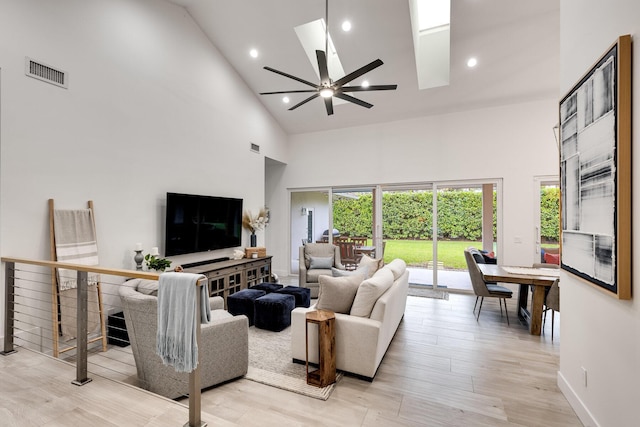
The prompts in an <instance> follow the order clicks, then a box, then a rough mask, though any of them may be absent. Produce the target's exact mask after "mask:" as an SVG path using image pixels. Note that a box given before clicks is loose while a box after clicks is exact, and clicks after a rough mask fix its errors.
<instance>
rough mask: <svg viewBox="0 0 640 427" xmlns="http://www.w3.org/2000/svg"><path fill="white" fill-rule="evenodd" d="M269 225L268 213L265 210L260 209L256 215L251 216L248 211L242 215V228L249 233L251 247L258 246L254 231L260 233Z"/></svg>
mask: <svg viewBox="0 0 640 427" xmlns="http://www.w3.org/2000/svg"><path fill="white" fill-rule="evenodd" d="M267 224H269V212H268V210H267V208H261V209H260V212H258V214H257V215H253V214H252V213H251V212H249V211H245V212H244V214H243V215H242V226H243V227H244V228H245V229H247V230H249V231H250V232H251V247H252V248H255V247H256V245H257V244H258V242H257V240H258V239H257V237H256V231H262V230H264V229H265V228H266V226H267Z"/></svg>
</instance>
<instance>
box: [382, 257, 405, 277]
mask: <svg viewBox="0 0 640 427" xmlns="http://www.w3.org/2000/svg"><path fill="white" fill-rule="evenodd" d="M385 268H388V269H389V270H391V273H393V280H398V278H400V276H402V274H403V273H404V271H405V270H406V269H407V263H406V262H404V260H402V259H400V258H396V259H394V260H393V261H391V262H390V263H389V264H387V266H386V267H385Z"/></svg>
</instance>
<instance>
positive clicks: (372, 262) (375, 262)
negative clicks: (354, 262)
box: [358, 255, 384, 278]
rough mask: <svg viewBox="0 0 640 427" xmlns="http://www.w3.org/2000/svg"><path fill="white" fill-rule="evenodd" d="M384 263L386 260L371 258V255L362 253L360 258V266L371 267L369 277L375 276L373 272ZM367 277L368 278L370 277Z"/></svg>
mask: <svg viewBox="0 0 640 427" xmlns="http://www.w3.org/2000/svg"><path fill="white" fill-rule="evenodd" d="M383 265H384V260H383V259H382V258H380V259H374V258H371V257H370V256H369V255H362V258H360V262H359V263H358V266H359V267H364V266H367V267H368V268H369V277H371V276H373V274H374V273H375V272H376V271H378V270H379V269H381V268H382V266H383ZM369 277H367V278H369Z"/></svg>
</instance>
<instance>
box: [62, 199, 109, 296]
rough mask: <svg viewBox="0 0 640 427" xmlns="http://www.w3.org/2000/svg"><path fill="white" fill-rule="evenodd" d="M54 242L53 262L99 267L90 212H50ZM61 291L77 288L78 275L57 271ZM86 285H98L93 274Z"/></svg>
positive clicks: (97, 279)
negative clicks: (55, 260) (54, 259)
mask: <svg viewBox="0 0 640 427" xmlns="http://www.w3.org/2000/svg"><path fill="white" fill-rule="evenodd" d="M53 228H54V232H55V241H56V259H57V260H58V261H60V262H68V263H72V264H82V265H98V244H97V242H96V232H95V229H94V227H93V218H92V217H91V210H90V209H76V210H60V209H56V210H54V212H53ZM57 270H58V287H59V290H60V291H66V290H67V289H74V288H76V287H77V283H76V281H77V276H78V272H77V271H75V270H67V269H64V268H58V269H57ZM88 279H89V285H95V284H96V283H97V282H99V281H100V276H99V275H98V274H96V273H91V274H89V277H88Z"/></svg>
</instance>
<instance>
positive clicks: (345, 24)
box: [342, 21, 351, 31]
mask: <svg viewBox="0 0 640 427" xmlns="http://www.w3.org/2000/svg"><path fill="white" fill-rule="evenodd" d="M342 31H351V22H349V21H344V22H343V23H342Z"/></svg>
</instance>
